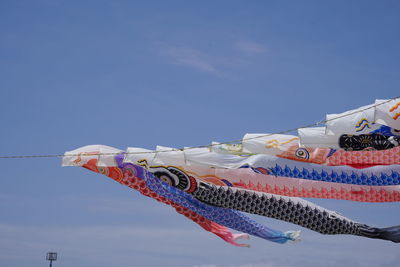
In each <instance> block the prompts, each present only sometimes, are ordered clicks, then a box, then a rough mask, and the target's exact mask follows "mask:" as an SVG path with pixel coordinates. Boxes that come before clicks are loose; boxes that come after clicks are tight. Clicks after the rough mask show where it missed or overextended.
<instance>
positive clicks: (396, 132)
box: [391, 128, 400, 136]
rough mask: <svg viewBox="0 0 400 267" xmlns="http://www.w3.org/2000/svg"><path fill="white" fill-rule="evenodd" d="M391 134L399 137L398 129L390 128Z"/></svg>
mask: <svg viewBox="0 0 400 267" xmlns="http://www.w3.org/2000/svg"><path fill="white" fill-rule="evenodd" d="M391 132H392V134H393V135H395V136H399V135H400V130H399V129H394V128H392V129H391Z"/></svg>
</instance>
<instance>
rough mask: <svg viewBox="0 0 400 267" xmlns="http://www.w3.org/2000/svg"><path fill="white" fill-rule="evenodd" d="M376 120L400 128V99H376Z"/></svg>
mask: <svg viewBox="0 0 400 267" xmlns="http://www.w3.org/2000/svg"><path fill="white" fill-rule="evenodd" d="M375 104H379V106H377V107H376V108H375V122H376V123H380V124H383V125H387V126H389V127H391V128H393V129H397V130H400V99H393V100H391V101H387V100H376V101H375Z"/></svg>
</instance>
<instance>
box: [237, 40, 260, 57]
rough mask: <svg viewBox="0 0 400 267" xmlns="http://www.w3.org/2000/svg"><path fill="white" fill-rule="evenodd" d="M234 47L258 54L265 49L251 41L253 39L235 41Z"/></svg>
mask: <svg viewBox="0 0 400 267" xmlns="http://www.w3.org/2000/svg"><path fill="white" fill-rule="evenodd" d="M235 46H236V48H238V49H239V50H241V51H243V52H245V53H249V54H250V53H251V54H260V53H264V52H265V51H266V50H267V49H266V47H265V46H263V45H262V44H259V43H256V42H253V41H248V40H241V41H238V42H236V44H235Z"/></svg>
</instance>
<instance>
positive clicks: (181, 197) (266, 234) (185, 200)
mask: <svg viewBox="0 0 400 267" xmlns="http://www.w3.org/2000/svg"><path fill="white" fill-rule="evenodd" d="M122 159H123V157H116V161H117V164H118V167H119V168H121V169H122V170H123V172H126V173H131V175H134V176H136V177H138V178H140V179H143V180H144V181H145V184H146V185H147V187H148V188H149V189H150V190H152V191H154V192H155V193H157V194H158V195H159V196H162V197H165V198H166V199H169V200H171V201H173V202H174V203H176V204H178V205H180V206H182V207H185V208H188V209H190V210H191V211H194V212H195V213H197V214H199V215H201V216H203V217H205V218H207V219H209V220H211V221H214V222H216V223H218V224H221V225H224V226H226V227H229V228H231V229H235V230H237V231H240V232H244V233H248V234H250V235H254V236H258V237H260V238H263V239H266V240H269V241H273V242H276V243H286V242H287V241H288V240H292V241H294V240H296V239H297V238H298V235H299V232H296V231H288V232H285V233H283V232H280V231H277V230H273V229H270V228H268V227H266V226H263V225H261V224H259V223H257V222H256V221H254V220H252V219H250V218H249V217H246V216H244V215H243V214H241V213H239V212H236V211H234V210H230V209H223V208H218V207H214V206H210V205H207V204H205V203H202V202H200V201H198V200H196V199H195V198H193V197H192V196H191V195H190V194H188V193H186V192H184V191H181V190H180V189H178V186H176V187H173V186H171V185H169V184H168V183H166V182H164V181H163V180H162V179H159V178H156V177H155V176H154V175H153V174H152V173H150V172H148V171H146V170H145V169H144V168H142V167H140V166H137V165H134V164H131V163H123V162H122Z"/></svg>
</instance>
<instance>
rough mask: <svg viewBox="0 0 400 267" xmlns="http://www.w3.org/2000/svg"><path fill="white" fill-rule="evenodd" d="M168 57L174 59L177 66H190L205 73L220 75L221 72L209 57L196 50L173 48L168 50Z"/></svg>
mask: <svg viewBox="0 0 400 267" xmlns="http://www.w3.org/2000/svg"><path fill="white" fill-rule="evenodd" d="M168 55H169V56H171V57H172V58H173V60H174V63H175V64H179V65H186V66H190V67H192V68H194V69H197V70H200V71H203V72H210V73H214V74H219V71H218V70H217V69H216V67H215V66H214V65H213V64H212V63H210V62H209V60H208V59H207V56H206V55H204V54H203V53H201V52H200V51H198V50H196V49H192V48H186V47H173V48H169V49H168Z"/></svg>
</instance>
